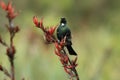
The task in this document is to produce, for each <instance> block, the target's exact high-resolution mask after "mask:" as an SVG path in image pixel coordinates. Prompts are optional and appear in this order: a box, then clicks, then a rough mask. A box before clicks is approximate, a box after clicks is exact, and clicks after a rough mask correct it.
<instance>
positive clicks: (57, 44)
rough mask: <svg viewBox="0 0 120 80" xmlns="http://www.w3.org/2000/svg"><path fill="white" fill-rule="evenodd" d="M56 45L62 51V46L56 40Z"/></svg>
mask: <svg viewBox="0 0 120 80" xmlns="http://www.w3.org/2000/svg"><path fill="white" fill-rule="evenodd" d="M55 47H56V49H57V50H58V51H60V50H61V49H62V47H61V46H60V45H59V43H58V42H55Z"/></svg>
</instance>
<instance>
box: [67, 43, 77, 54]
mask: <svg viewBox="0 0 120 80" xmlns="http://www.w3.org/2000/svg"><path fill="white" fill-rule="evenodd" d="M66 47H67V49H68V52H69V54H70V55H77V53H76V52H75V51H74V50H73V48H72V46H71V45H67V46H66Z"/></svg>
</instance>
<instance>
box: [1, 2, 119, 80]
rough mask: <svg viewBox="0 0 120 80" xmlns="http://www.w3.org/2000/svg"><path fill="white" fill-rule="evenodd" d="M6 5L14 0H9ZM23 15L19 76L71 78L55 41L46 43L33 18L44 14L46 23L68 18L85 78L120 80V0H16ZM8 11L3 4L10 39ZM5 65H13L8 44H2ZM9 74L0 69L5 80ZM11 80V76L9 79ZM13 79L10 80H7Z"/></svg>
mask: <svg viewBox="0 0 120 80" xmlns="http://www.w3.org/2000/svg"><path fill="white" fill-rule="evenodd" d="M4 1H5V2H6V3H7V2H8V1H9V0H4ZM12 1H13V5H14V6H15V9H16V10H17V11H20V14H19V16H17V18H16V19H15V20H14V24H15V25H19V27H20V29H21V30H20V32H19V33H18V34H17V35H16V37H15V38H14V42H15V46H16V49H17V53H16V55H15V72H16V75H15V76H16V78H17V80H21V78H23V77H24V78H25V80H69V79H68V76H67V75H66V73H65V72H64V70H63V67H62V65H61V63H60V61H59V58H58V57H57V56H56V55H55V54H54V45H53V44H51V45H46V44H45V41H44V40H43V33H42V31H41V30H40V29H38V28H36V27H34V24H33V21H32V18H33V16H35V15H36V16H38V17H39V19H40V18H41V17H44V25H45V26H53V25H57V24H59V21H60V18H61V17H66V18H67V20H68V24H69V26H70V28H71V31H72V41H73V48H74V49H75V50H76V52H77V53H78V62H77V63H78V66H77V71H78V74H79V76H80V78H81V80H120V0H58V1H57V0H12ZM5 24H8V21H7V19H6V18H5V12H4V11H3V10H2V9H1V8H0V35H1V36H2V38H3V39H4V40H5V41H6V42H7V43H9V33H8V32H7V30H6V28H5V27H4V26H5ZM0 64H2V65H3V66H4V67H6V68H7V69H9V67H10V66H9V62H8V59H7V57H6V52H5V47H3V46H2V45H0ZM5 78H7V77H6V76H5V75H4V74H3V73H2V72H0V80H3V79H5ZM7 79H8V78H7ZM8 80H9V79H8Z"/></svg>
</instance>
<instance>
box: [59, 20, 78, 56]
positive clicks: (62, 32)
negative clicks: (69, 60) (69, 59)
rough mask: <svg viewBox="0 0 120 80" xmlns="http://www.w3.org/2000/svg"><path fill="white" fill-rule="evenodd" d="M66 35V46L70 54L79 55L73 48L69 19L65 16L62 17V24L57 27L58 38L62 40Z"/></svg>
mask: <svg viewBox="0 0 120 80" xmlns="http://www.w3.org/2000/svg"><path fill="white" fill-rule="evenodd" d="M65 36H66V45H65V47H66V48H67V49H68V52H69V54H70V55H77V54H76V52H75V51H74V50H73V48H72V42H71V31H70V29H69V28H68V26H67V21H66V19H65V18H61V21H60V25H59V26H58V28H57V38H58V40H59V41H61V40H62V39H63V38H64V37H65Z"/></svg>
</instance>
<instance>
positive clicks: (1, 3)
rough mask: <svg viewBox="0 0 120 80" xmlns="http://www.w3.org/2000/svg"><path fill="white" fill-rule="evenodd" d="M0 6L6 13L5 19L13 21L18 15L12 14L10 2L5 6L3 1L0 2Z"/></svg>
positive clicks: (12, 9)
mask: <svg viewBox="0 0 120 80" xmlns="http://www.w3.org/2000/svg"><path fill="white" fill-rule="evenodd" d="M0 6H1V7H2V9H3V10H5V11H7V17H8V18H9V19H14V18H15V17H16V16H17V15H18V13H15V12H14V8H13V7H12V2H11V1H10V2H9V3H8V4H7V5H6V4H5V3H4V2H3V1H0Z"/></svg>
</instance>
